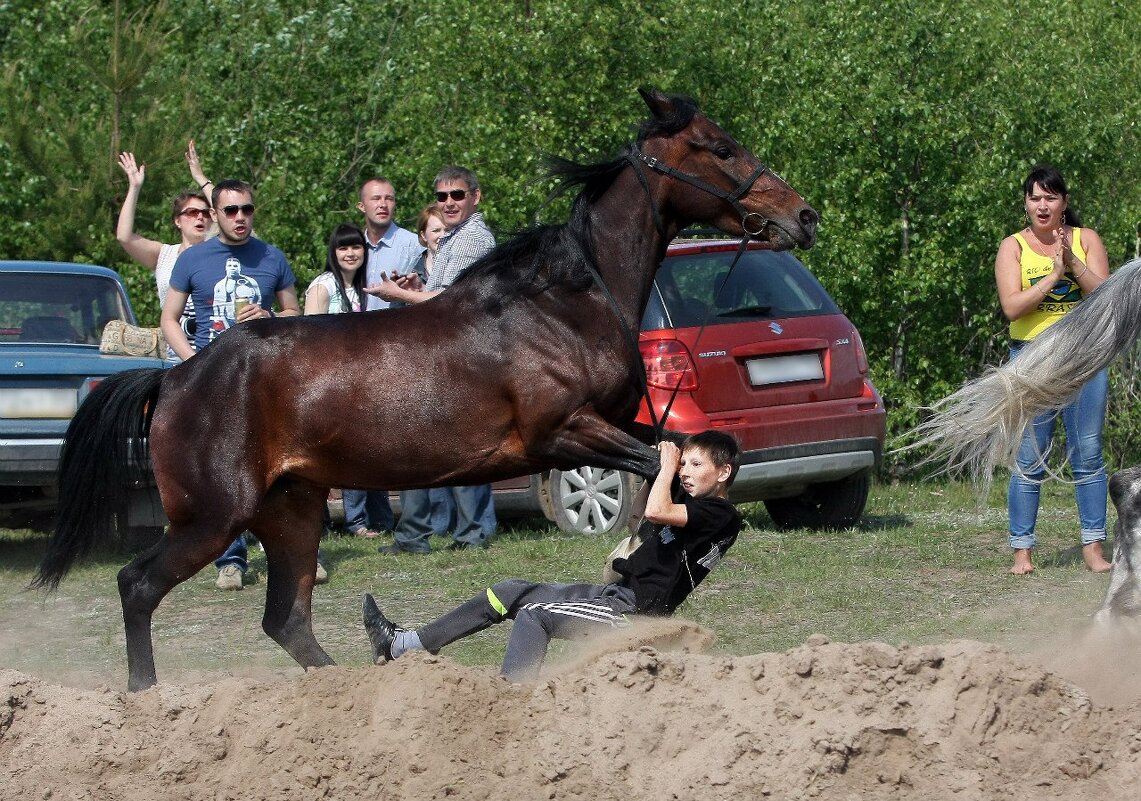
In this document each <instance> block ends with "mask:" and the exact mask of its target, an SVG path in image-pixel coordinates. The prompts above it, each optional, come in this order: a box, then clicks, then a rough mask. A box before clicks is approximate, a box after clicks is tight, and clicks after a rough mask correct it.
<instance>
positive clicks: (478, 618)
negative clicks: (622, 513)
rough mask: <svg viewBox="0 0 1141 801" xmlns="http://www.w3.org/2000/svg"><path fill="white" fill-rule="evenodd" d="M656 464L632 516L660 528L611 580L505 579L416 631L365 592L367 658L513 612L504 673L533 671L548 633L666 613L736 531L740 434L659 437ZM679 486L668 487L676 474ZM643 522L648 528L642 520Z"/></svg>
mask: <svg viewBox="0 0 1141 801" xmlns="http://www.w3.org/2000/svg"><path fill="white" fill-rule="evenodd" d="M658 449H659V453H660V458H661V469H660V470H659V471H658V475H657V477H656V478H655V479H654V481H653V483H652V484H647V485H645V486H643V488H642V490H641V491H640V492H639V494H638V497H637V498H636V499H635V501H634V504H635V508H634V512H633V517H632V519H634V517H636V516H637V515H639V514H640V515H641V516H642V523H651V524H655V525H654V527H655V528H657V527H660V530H658V531H656V532H652V531H651V533H650V534H649V535H648V536H646V535H644V536H643V543H642V545H641V546H639V547H638V549H637V550H636V551H634V553H632V554H631V555H630V556H629V558H627V559H616V560H615V561H614V565H613V566H614V570H615V571H616V572H617V573H618V574H619V575H620V576H621V578H620V580H619V581H617V582H615V583H613V584H606V585H600V584H585V583H583V584H537V583H534V582H530V581H524V580H522V579H507V580H506V581H501V582H499V583H497V584H494V585H492V586H491V587H488V588H487V590H486V592H485V593H483V594H480V595H477V596H475V597H474V598H472V599H471V600H469V601H466V602H465V603H463V604H460V605H459V606H458V607H456V608H455V609H453V610H452V611H451V612H448V613H447V614H445V615H443V616H442V617H440V618H437V619H436V620H435V621H433V622H431V623H429V624H427V625H425V626H422V627H420V628H418V629H415V630H410V629H403V628H400V627H399V626H396V625H395V624H394V623H392V622H391V621H390V620H388V618H386V617H385V616H384V614H383V613H382V612H381V611H380V609H379V608H378V607H377V605H376V601H375V600H374V599H373V597H372V596H371V595H369V594H367V593H366V594H365V596H364V626H365V631H366V632H368V637H369V641H370V642H371V643H372V655H373V660H374V661H376V662H387V661H389V660H392V659H396V658H397V657H399V656H400V655H401V654H403V653H405V652H407V651H410V650H415V649H425V650H427V651H429V652H431V653H433V654H434V653H438V652H439V650H440V649H441V648H443V647H444V646H445V645H448V644H449V643H452V642H455V641H456V640H459V639H462V638H464V637H467V636H468V635H470V634H474V633H475V632H477V631H482V630H483V629H485V628H487V627H488V626H491V625H493V624H496V623H502V622H503V621H504V620H508V619H510V620H514V621H515V624H514V626H513V627H512V629H511V636H510V638H509V639H508V642H507V651H506V653H505V654H504V657H503V667H502V670H501V672H502V674H503V675H504V676H506V677H507V678H508V679H510V680H511V681H528V680H532V679H534V678H535V677H536V676H537V675H538V673H539V668H540V667H541V666H542V664H543V659H544V657H545V656H546V654H547V647H548V645H549V644H550V641H551V639H552V638H558V639H579V638H582V637H584V636H589V634H590V633H592V632H596V631H600V630H602V629H605V628H613V627H617V626H624V625H626V624H627V619H626V615H627V614H628V613H639V614H647V615H671V614H673V611H674V610H675V609H677V607H678V606H680V605H681V603H682V602H683V601H684V600H685V599H686V597H687V596H688V595H689V594H690V593H691V592H692V591H693V590H695V589H696V588H697V585H698V584H700V583H701V582H702V580H703V579H704V578H705V577H706V576H707V575H709V571H710V570H712V569H713V568H714V567H715V566H716V565H717V563H718V562H719V561H720V560H721V558H722V557H723V556H724V555H725V553H726V552H727V551H728V550H729V547H730V546H731V545H732V544H733V543H734V542H735V541H736V539H737V534H738V533H739V532H740V530H741V515H740V513H739V512H738V511H737V508H736V507H735V506H733V504H731V503H729V501H728V500H727V496H728V492H729V487H730V485H731V484H732V483H733V479H734V478H736V476H737V469H738V467H739V466H740V458H741V457H740V447H739V446H738V445H737V441H736V440H734V439H733V438H732V437H731V436H729V435H728V434H725V433H723V432H720V431H703V432H702V433H700V434H694V435H693V436H691V437H689V438H688V439H686V440H685V441H684V442H683V443H682V444H681V447H680V448H679V447H678V446H677V445H675V444H674V443H672V442H662V443H661V444H660V445H659V446H658ZM675 477H676V478H678V479H679V480H680V484H681V489H682V491H683V495H682V497H681V500H680V501H677V502H675V501H674V500H673V496H672V495H671V488H672V487H673V483H674V479H675ZM639 530H641V531H645V529H641V528H639Z"/></svg>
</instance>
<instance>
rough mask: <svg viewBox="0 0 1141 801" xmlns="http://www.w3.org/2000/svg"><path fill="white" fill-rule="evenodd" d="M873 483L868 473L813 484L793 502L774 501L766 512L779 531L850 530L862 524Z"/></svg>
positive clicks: (787, 499) (768, 502)
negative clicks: (798, 529)
mask: <svg viewBox="0 0 1141 801" xmlns="http://www.w3.org/2000/svg"><path fill="white" fill-rule="evenodd" d="M871 484H872V479H871V474H870V473H868V472H863V473H857V474H856V475H854V476H848V477H847V478H842V479H840V480H839V481H829V482H827V483H824V484H813V485H812V486H810V487H809V488H808V489H807V490H805V491H804V492H803V493H802V494H800V495H797V496H795V497H793V498H773V499H771V500H767V501H765V508H766V509H768V510H769V516H770V517H772V519H773V522H774V523H776V524H777V527H778V528H782V529H793V528H815V529H836V528H848V527H850V526H854V525H856V523H858V522H859V520H860V516H861V515H863V513H864V506H865V504H867V502H868V491H869V490H870V489H871Z"/></svg>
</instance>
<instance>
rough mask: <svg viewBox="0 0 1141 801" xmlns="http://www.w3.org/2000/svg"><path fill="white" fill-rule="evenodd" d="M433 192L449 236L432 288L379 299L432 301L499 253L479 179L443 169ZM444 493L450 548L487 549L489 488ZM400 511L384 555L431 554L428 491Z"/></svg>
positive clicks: (404, 287) (388, 286)
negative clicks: (450, 521) (450, 505)
mask: <svg viewBox="0 0 1141 801" xmlns="http://www.w3.org/2000/svg"><path fill="white" fill-rule="evenodd" d="M435 187H436V190H435V191H436V207H437V208H438V209H439V210H440V213H441V214H442V215H443V217H444V224H445V225H446V226H447V228H448V230H447V232H446V233H445V234H444V236H443V238H442V239H440V245H439V249H438V250H437V251H436V257H435V260H434V262H433V266H432V274H431V275H430V276H429V277H428V284H427V286H425V287H423V288H421V287H420V286H419V277H418V276H415V273H413V274H412V275H411V276H408V277H405V278H403V279H401V280H398V281H393V280H388V281H385V282H384V283H383V284H382V285H381V287H380V288H379V292H380V293H381V297H387V298H389V299H390V300H403V301H405V302H407V303H420V302H422V301H425V300H428V299H429V298H433V297H435V296H436V295H438V294H440V293H441V292H443V291H444V290H445V289H447V288H448V287H449V286H451V285H452V282H454V281H455V280H456V279H457V278H459V276H460V274H461V273H463V271H464V270H466V269H467V268H468V267H470V266H471V265H473V264H474V263H475V262H476V261H478V260H479V259H480V258H481V257H483V256H485V255H486V254H488V253H489V252H491V250H493V249H494V248H495V236H494V235H493V234H492V233H491V230H490V229H489V228H488V227H487V224H486V223H484V221H483V214H482V213H481V212H480V211H478V210H477V207H478V206H479V202H480V200H481V197H482V196H481V195H480V191H479V179H478V178H476V177H475V173H473V172H472V171H471V170H469V169H466V168H464V167H457V166H449V167H445V168H444V169H442V170H441V171H440V173H439V174H438V175H437V176H436V182H435ZM444 489H445V491H450V492H451V494H452V500H453V502H454V505H455V510H456V527H455V531H454V532H453V534H452V538H453V542H452V544H451V545H450V546H448V547H449V548H450V549H452V550H461V549H468V548H486V547H487V543H488V540H489V539H490V538H491V535H492V534H494V533H495V526H496V520H495V507H494V505H493V504H492V501H491V485H490V484H482V485H479V486H474V487H446V488H444ZM400 507H401V508H400V521H399V522H398V523H397V524H396V530H395V537H396V541H395V542H393V543H392V545H382V546H380V549H379V550H380V552H381V553H388V554H398V553H405V552H407V553H428V551H429V550H430V547H429V544H428V542H429V540H430V539H431V536H432V534H433V530H432V522H431V501H430V499H429V496H428V490H405V491H404V492H401V493H400Z"/></svg>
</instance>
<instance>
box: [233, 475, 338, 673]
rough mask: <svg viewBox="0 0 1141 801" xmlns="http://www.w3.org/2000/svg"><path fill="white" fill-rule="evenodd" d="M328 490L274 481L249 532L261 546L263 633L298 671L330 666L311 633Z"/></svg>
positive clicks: (288, 481)
mask: <svg viewBox="0 0 1141 801" xmlns="http://www.w3.org/2000/svg"><path fill="white" fill-rule="evenodd" d="M328 492H329V490H328V488H325V487H317V486H315V485H313V484H309V483H308V482H304V481H301V480H297V479H279V480H278V481H277V483H275V484H274V485H273V487H271V488H270V491H269V493H268V494H267V495H266V498H265V500H264V502H263V503H262V506H261V509H260V510H259V512H258V516H257V519H256V520H255V521H254V524H253V526H251V530H252V531H253V532H254V534H255V535H256V536H257V538H258V539H259V540H261V543H262V545H263V546H264V547H265V556H266V561H267V563H268V568H267V571H266V572H267V574H268V586H267V589H266V598H265V615H264V617H263V618H262V630H263V631H265V633H266V634H267V635H269V637H270V638H271V639H273V641H274V642H276V643H277V644H278V645H280V646H281V647H282V648H283V649H284V650H285V652H286V653H287V654H289V655H290V656H291V657H293V659H294V660H295V661H296V662H297V664H299V665H301V667H303V668H306V669H308V668H312V667H321V666H323V665H332V664H334V662H333V660H332V658H331V657H330V656H329V655H328V654H327V653H325V650H324V649H323V648H322V647H321V646H320V644H319V643H318V642H317V638H316V637H315V636H314V635H313V611H312V603H313V580H314V577H315V573H316V567H317V546H318V544H319V542H320V540H321V513H322V510H323V508H324V504H325V499H326V497H327V496H328Z"/></svg>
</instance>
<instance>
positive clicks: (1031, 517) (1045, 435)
mask: <svg viewBox="0 0 1141 801" xmlns="http://www.w3.org/2000/svg"><path fill="white" fill-rule="evenodd" d="M1019 349H1020V348H1017V347H1016V348H1011V355H1012V356H1014V355H1016V354H1017V353H1018V350H1019ZM1108 392H1109V375H1108V372H1107V371H1106V370H1101V371H1100V372H1098V373H1097V375H1095V376H1094V377H1093V378H1091V379H1090V380H1089V381H1087V382H1086V384H1085V385H1084V386H1083V387H1082V388H1081V391H1079V392H1078V394H1077V397H1075V398H1074V400H1073V402H1072V403H1071V404H1070V405H1069V406H1067V407H1065V408H1064V409H1062V410H1061V411H1060V412H1057V411H1051V412H1047V413H1045V414H1041V415H1039V416H1038V417H1036V418H1034V421H1033V422H1032V423H1031V424H1030V425H1029V426H1027V428H1026V432H1025V433H1024V434H1023V435H1022V444H1021V445H1020V446H1019V448H1018V457H1017V459H1016V465H1017V467H1016V469H1015V470H1014V471H1013V472H1012V473H1011V476H1010V485H1009V487H1008V489H1007V498H1006V506H1007V512H1008V514H1009V516H1010V547H1011V548H1014V549H1021V548H1033V547H1034V546H1035V544H1037V539H1036V538H1035V536H1034V522H1035V520H1036V519H1037V517H1038V500H1039V495H1040V491H1041V485H1042V480H1043V478H1044V477H1045V475H1046V467H1045V464H1044V463H1043V461H1044V460H1043V459H1042V456H1041V455H1042V454H1044V453H1046V452H1047V449H1048V448H1049V446H1050V443H1051V441H1052V440H1053V438H1054V429H1055V426H1056V424H1057V421H1058V416H1059V414H1060V415H1061V417H1062V425H1063V427H1065V429H1066V455H1067V458H1068V459H1069V462H1070V467H1071V469H1072V470H1073V474H1074V497H1075V499H1076V500H1077V504H1078V523H1079V525H1080V526H1081V538H1082V545H1089V544H1090V543H1093V542H1102V541H1103V540H1105V510H1106V501H1107V481H1106V475H1105V461H1104V459H1103V457H1102V449H1101V431H1102V428H1103V427H1104V425H1105V404H1106V395H1107V394H1108Z"/></svg>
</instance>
